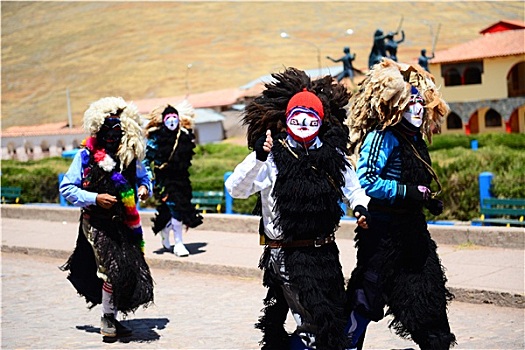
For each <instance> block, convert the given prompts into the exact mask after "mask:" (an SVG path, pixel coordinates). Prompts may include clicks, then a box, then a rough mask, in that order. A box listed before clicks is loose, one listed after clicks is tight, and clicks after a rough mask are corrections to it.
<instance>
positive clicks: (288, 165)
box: [272, 128, 347, 241]
mask: <svg viewBox="0 0 525 350" xmlns="http://www.w3.org/2000/svg"><path fill="white" fill-rule="evenodd" d="M285 136H286V135H285V134H280V135H278V136H276V137H275V140H274V146H273V148H272V153H273V157H274V160H275V163H276V165H277V168H278V170H279V172H278V174H277V180H276V184H275V188H274V196H275V198H276V201H275V208H276V211H277V212H278V213H279V215H278V217H277V218H276V222H275V224H276V226H278V227H280V228H281V230H282V232H283V235H284V240H285V241H291V240H297V239H315V238H318V237H321V238H325V237H327V236H329V235H330V234H332V233H334V232H335V231H336V230H337V227H338V225H339V222H340V219H341V216H342V215H343V211H342V209H341V207H340V205H339V202H340V201H341V200H342V195H341V193H340V192H338V191H339V189H340V188H341V187H342V186H343V185H344V176H343V171H344V169H345V166H346V164H347V163H346V160H345V158H344V156H343V155H342V154H341V153H339V152H338V150H337V149H335V148H333V147H331V146H330V145H331V144H334V143H337V141H335V140H331V139H332V138H336V139H337V138H339V141H340V142H341V140H343V141H342V142H344V140H345V138H344V137H345V136H344V132H343V131H342V130H341V129H339V132H337V128H332V129H331V131H330V132H329V133H327V134H326V135H325V136H326V137H325V140H328V141H326V142H325V145H323V147H320V148H319V149H315V150H308V154H307V153H306V152H305V150H304V149H295V148H294V149H293V152H295V153H296V154H297V155H298V158H296V157H294V156H293V155H292V153H291V152H290V150H289V149H288V148H286V147H284V146H283V145H282V144H281V143H280V142H279V140H284V138H285Z"/></svg>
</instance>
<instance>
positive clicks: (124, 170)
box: [60, 97, 153, 314]
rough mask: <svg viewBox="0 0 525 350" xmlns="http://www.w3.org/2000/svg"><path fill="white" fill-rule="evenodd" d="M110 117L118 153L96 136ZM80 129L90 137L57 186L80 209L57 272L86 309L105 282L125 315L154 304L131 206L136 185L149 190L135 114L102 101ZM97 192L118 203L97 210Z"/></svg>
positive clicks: (123, 104) (128, 107)
mask: <svg viewBox="0 0 525 350" xmlns="http://www.w3.org/2000/svg"><path fill="white" fill-rule="evenodd" d="M113 114H115V115H117V118H118V125H119V126H120V125H122V129H123V136H122V140H121V141H120V140H119V141H120V147H119V149H118V152H117V154H112V153H110V152H107V149H105V148H104V144H103V141H102V139H101V138H100V137H95V136H100V132H98V130H99V129H100V128H101V126H102V127H104V125H102V124H103V123H104V121H105V120H106V118H109V116H110V115H113ZM84 126H85V127H86V129H87V130H88V131H90V132H91V133H92V134H93V137H90V138H88V139H87V141H86V148H84V149H82V150H80V151H79V153H78V154H77V155H76V157H75V159H74V161H73V163H72V165H71V167H70V169H69V170H68V172H67V173H66V174H65V176H64V179H63V181H62V182H61V184H60V191H61V193H62V194H63V195H64V197H65V198H66V199H67V200H69V201H71V202H72V203H73V204H74V205H76V206H81V207H82V211H81V216H80V226H79V232H78V238H77V243H76V247H75V250H74V251H73V254H72V255H71V256H70V258H69V259H68V261H67V262H66V264H64V265H63V266H62V267H61V269H62V270H64V271H69V275H68V279H69V280H70V281H71V283H72V284H73V286H74V287H75V289H76V290H77V292H78V293H79V294H80V295H82V296H83V297H85V299H86V302H87V303H88V304H89V306H90V308H92V307H94V306H95V305H97V304H100V303H102V294H103V293H102V286H103V284H104V283H105V282H106V283H110V284H111V286H112V295H111V302H112V304H113V307H114V309H115V311H116V310H118V311H121V312H122V313H124V314H127V313H129V312H134V311H135V310H136V309H137V308H138V307H139V306H144V307H147V306H148V305H149V304H150V303H152V302H153V280H152V278H151V274H150V270H149V267H148V265H147V263H146V261H145V259H144V254H143V251H142V249H143V246H144V242H143V237H142V228H141V226H140V217H139V215H138V212H137V211H136V208H135V201H136V193H135V190H134V188H135V184H137V185H140V186H146V187H150V186H151V185H150V181H149V178H148V176H147V174H146V173H145V170H144V169H143V168H141V169H140V170H142V171H141V172H140V173H139V174H140V175H141V176H140V179H139V178H137V174H138V172H137V164H138V165H139V166H141V163H140V162H139V161H138V160H137V159H138V158H140V157H141V153H142V151H143V149H144V146H143V144H141V142H142V143H143V141H142V137H141V129H140V126H139V124H138V110H136V107H134V106H133V105H128V104H126V102H125V101H124V100H122V99H121V98H115V97H108V98H103V99H101V100H99V101H97V102H94V103H93V104H92V105H91V106H90V108H89V109H88V110H87V111H86V113H85V115H84ZM97 132H98V133H97ZM128 143H129V144H132V145H133V146H130V147H128V146H127V145H128ZM118 145H119V144H117V146H118ZM108 149H109V147H108ZM101 193H102V194H103V193H107V194H110V195H113V196H114V197H115V198H117V202H116V203H115V204H114V205H113V206H112V207H111V208H109V209H104V208H102V207H101V206H99V205H97V204H96V203H95V200H94V198H95V197H96V195H97V194H101ZM81 198H82V199H81ZM126 203H127V205H128V206H130V208H128V207H127V206H126ZM90 242H91V243H90Z"/></svg>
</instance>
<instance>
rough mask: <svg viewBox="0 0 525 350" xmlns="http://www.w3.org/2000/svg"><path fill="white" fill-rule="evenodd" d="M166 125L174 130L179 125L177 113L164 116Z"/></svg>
mask: <svg viewBox="0 0 525 350" xmlns="http://www.w3.org/2000/svg"><path fill="white" fill-rule="evenodd" d="M164 125H166V128H168V130H171V131H174V130H175V129H177V126H179V116H178V115H177V114H175V113H170V114H167V115H166V116H165V117H164Z"/></svg>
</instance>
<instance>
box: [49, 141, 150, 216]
mask: <svg viewBox="0 0 525 350" xmlns="http://www.w3.org/2000/svg"><path fill="white" fill-rule="evenodd" d="M83 154H84V155H87V154H89V151H88V150H87V149H83V150H81V151H80V152H77V154H76V155H75V158H73V162H72V163H71V165H70V166H69V169H68V171H67V173H66V174H65V175H64V178H63V179H62V181H61V182H60V186H59V191H60V193H61V194H62V196H64V198H65V199H66V200H67V201H68V202H70V203H71V204H73V205H74V206H75V207H82V208H84V207H87V206H90V205H96V203H97V194H98V193H96V192H90V191H86V190H84V189H82V186H81V184H82V178H83V177H84V167H83V166H82V155H83ZM136 176H137V186H138V187H140V186H146V187H147V189H148V191H149V194H150V196H151V193H152V186H151V181H150V179H149V176H148V172H147V171H146V168H145V167H144V165H143V164H142V163H141V162H139V161H137V175H136Z"/></svg>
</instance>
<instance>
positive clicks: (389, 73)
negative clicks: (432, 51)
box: [346, 58, 449, 161]
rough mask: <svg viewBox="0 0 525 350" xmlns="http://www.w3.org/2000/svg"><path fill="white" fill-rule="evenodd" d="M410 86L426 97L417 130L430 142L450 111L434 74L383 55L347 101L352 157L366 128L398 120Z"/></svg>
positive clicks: (354, 156) (383, 125) (408, 96)
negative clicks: (435, 81) (420, 123)
mask: <svg viewBox="0 0 525 350" xmlns="http://www.w3.org/2000/svg"><path fill="white" fill-rule="evenodd" d="M411 86H414V87H415V88H417V89H418V90H419V93H420V94H421V96H422V97H423V99H424V100H425V113H424V115H423V124H422V125H421V129H420V130H421V133H422V134H423V136H425V137H426V139H427V140H428V141H429V142H432V133H435V132H439V131H440V130H441V123H442V121H443V119H444V117H445V116H446V115H447V114H448V113H449V107H448V105H447V103H446V102H445V101H444V100H443V99H442V98H441V94H440V93H439V91H438V89H437V87H436V85H435V83H434V77H433V76H432V74H430V73H428V72H427V71H425V70H424V69H422V68H421V67H419V66H417V65H414V66H412V65H408V64H402V63H397V62H394V61H392V60H390V59H388V58H384V59H383V60H382V61H381V62H380V63H378V64H376V65H374V66H373V67H372V69H371V70H370V71H369V72H368V73H367V76H366V78H365V80H363V81H362V82H361V83H360V84H359V90H358V91H357V92H356V93H354V94H353V95H352V97H351V98H350V101H349V104H348V106H349V107H348V118H347V120H346V124H347V125H348V127H349V128H350V140H349V151H350V154H351V155H352V157H353V158H357V157H358V153H359V149H360V148H361V144H362V143H363V140H364V138H365V136H366V134H367V133H368V131H370V130H372V129H381V130H383V129H384V128H386V127H387V126H391V125H395V124H397V123H399V122H401V120H402V119H403V112H404V110H405V108H406V106H407V104H408V102H409V101H410V95H411ZM352 160H353V161H355V160H356V159H352Z"/></svg>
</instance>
